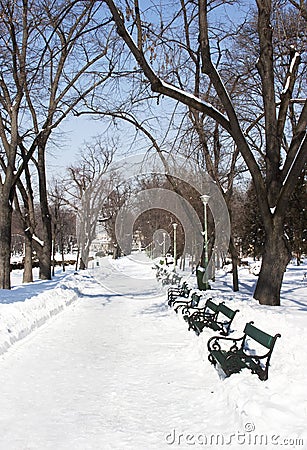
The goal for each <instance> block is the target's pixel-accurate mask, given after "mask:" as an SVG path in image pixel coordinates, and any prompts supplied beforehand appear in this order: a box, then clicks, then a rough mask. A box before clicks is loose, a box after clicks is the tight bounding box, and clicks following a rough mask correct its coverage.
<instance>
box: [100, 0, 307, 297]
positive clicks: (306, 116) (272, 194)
mask: <svg viewBox="0 0 307 450" xmlns="http://www.w3.org/2000/svg"><path fill="white" fill-rule="evenodd" d="M105 3H106V4H107V5H108V7H109V9H110V11H111V13H112V16H113V20H114V22H115V23H116V26H117V31H118V34H119V35H120V36H121V38H122V39H123V40H124V42H125V43H126V45H127V46H128V48H129V50H130V52H131V53H132V55H133V56H134V58H135V60H136V61H137V63H138V65H139V67H140V69H141V70H142V72H143V73H144V75H145V76H146V78H147V80H148V81H149V83H150V86H151V88H152V90H153V91H154V92H156V93H159V94H161V95H165V96H168V97H170V98H173V99H175V100H177V101H179V102H181V103H183V104H185V105H187V106H188V107H190V108H192V109H194V110H196V111H199V112H200V113H203V114H205V115H207V116H209V117H211V118H212V119H213V120H215V121H216V122H217V123H218V124H219V125H220V126H221V127H222V128H223V129H224V130H225V131H226V132H227V133H228V134H229V136H230V137H231V138H232V139H233V141H234V142H235V144H236V147H237V148H238V149H239V151H240V153H241V155H242V157H243V159H244V161H245V164H246V165H247V167H248V169H249V172H250V174H251V176H252V178H253V181H254V185H255V189H256V195H257V198H258V203H259V208H260V212H261V216H262V220H263V224H264V228H265V236H266V238H265V239H266V240H265V250H264V253H263V259H262V267H261V272H260V275H259V279H258V283H257V288H256V291H255V293H254V296H255V298H256V299H258V300H259V302H260V303H262V304H268V305H279V304H280V289H281V284H282V280H283V275H284V271H285V268H286V266H287V264H288V262H289V259H290V249H289V245H288V242H287V239H286V236H285V234H284V222H285V215H286V212H287V208H288V206H289V200H290V198H291V195H292V193H293V191H294V189H295V186H296V182H297V179H298V177H299V176H300V174H301V171H302V170H303V167H304V164H305V163H306V160H307V151H306V147H307V137H306V126H307V101H306V98H305V97H301V98H300V99H298V100H296V95H297V94H299V93H300V91H299V90H297V89H296V88H297V86H298V85H299V76H300V75H301V71H300V65H301V61H302V57H303V53H304V49H305V48H306V47H305V45H304V41H303V39H305V37H304V34H303V35H302V34H298V35H297V38H296V39H295V41H293V35H292V36H291V40H292V44H291V45H292V46H291V48H290V49H289V50H288V63H287V70H286V72H285V71H282V70H277V68H279V69H281V65H279V66H278V64H279V63H280V62H281V58H279V55H278V54H276V53H274V50H275V45H276V42H278V39H277V37H276V36H275V35H274V33H273V27H272V20H273V13H274V10H275V9H274V6H275V5H274V3H273V2H271V1H265V2H264V1H262V0H258V1H257V3H256V5H257V22H256V39H255V42H254V45H255V48H256V49H257V58H255V60H254V64H256V67H257V73H256V74H254V77H255V78H254V79H255V82H256V83H257V84H255V86H254V91H255V92H256V91H257V97H255V96H254V95H252V94H253V93H252V92H248V93H246V95H245V100H246V101H248V100H249V101H250V102H254V103H256V102H258V104H260V105H262V108H263V110H262V113H261V117H259V118H258V120H257V121H256V123H257V124H258V125H260V123H261V126H259V127H258V128H257V130H258V142H257V145H258V147H261V151H262V153H263V155H264V158H263V160H262V161H261V162H259V161H258V160H257V158H256V156H255V154H254V146H253V143H252V142H251V140H250V139H249V137H248V133H247V132H246V129H245V124H246V122H245V121H242V115H243V113H242V112H241V106H240V104H238V99H236V101H235V100H234V99H233V96H232V92H231V91H229V90H228V88H227V84H226V83H225V82H224V81H223V72H222V71H221V70H219V71H218V70H217V67H216V64H215V55H214V51H213V50H214V49H215V48H216V47H217V45H218V39H217V35H215V34H214V33H213V32H212V30H211V28H210V27H209V21H208V14H209V13H210V9H211V7H212V5H213V4H210V3H208V2H207V0H199V1H198V2H192V3H191V8H194V17H198V23H197V24H196V25H195V35H196V36H197V38H198V42H199V48H200V61H201V77H202V78H206V79H207V80H208V81H209V82H210V83H211V84H212V86H213V88H214V91H215V94H216V96H217V97H218V99H219V105H218V106H217V107H215V106H214V105H212V104H211V103H207V102H206V101H204V100H203V98H202V92H200V93H199V95H194V94H193V93H190V92H189V91H188V87H187V89H186V87H184V88H182V87H180V86H178V84H177V85H176V84H175V83H176V80H175V78H174V77H171V78H170V77H169V76H168V74H167V73H166V74H165V79H164V78H163V76H162V75H161V73H163V72H162V70H160V71H158V70H157V66H156V65H155V64H154V63H152V62H151V61H150V58H149V57H148V56H147V55H148V53H149V44H148V39H147V41H146V44H144V34H146V36H147V37H148V34H149V31H148V30H152V32H153V34H155V37H156V40H158V41H159V42H161V43H162V41H163V42H164V43H166V45H168V46H169V48H170V50H169V52H168V55H169V54H170V53H171V50H173V52H174V53H175V51H176V50H177V51H178V52H184V51H185V50H186V49H185V47H184V45H183V44H182V42H178V41H177V40H176V39H173V38H172V36H170V35H168V36H167V35H166V31H165V30H167V29H168V27H169V26H170V22H167V18H166V17H163V18H165V20H164V21H163V22H162V21H161V27H160V30H162V31H160V33H159V35H158V34H157V33H156V32H155V30H153V29H152V28H153V26H151V25H150V23H149V22H148V21H146V19H145V11H141V10H140V8H139V5H138V4H135V3H133V2H131V3H129V7H130V10H131V11H132V12H133V14H132V17H133V19H130V22H128V21H127V23H125V20H124V15H123V14H122V12H121V11H120V9H119V7H118V6H117V5H119V6H121V3H120V2H114V1H113V0H105ZM126 5H127V2H126V3H125V7H126ZM175 5H176V4H175ZM154 6H155V5H154ZM287 6H289V4H287ZM289 7H290V6H289ZM181 13H182V9H181V10H180V11H176V16H175V14H174V15H173V16H172V21H173V20H175V19H174V18H175V17H176V19H177V18H178V17H181ZM162 15H163V13H162V12H161V13H160V16H161V17H162ZM298 20H301V18H299V17H298ZM183 23H184V22H183ZM162 24H163V26H162ZM159 25H160V24H159ZM129 26H130V27H131V28H130V30H131V31H129V28H128V27H129ZM183 26H184V25H183ZM300 26H301V22H300ZM155 29H157V27H156V28H155ZM287 37H288V36H287ZM161 45H162V44H161ZM157 48H158V46H157ZM163 56H164V60H163V62H164V63H165V65H166V55H162V54H161V55H160V58H162V57H163ZM192 57H193V55H191V54H189V50H187V51H186V64H188V61H189V59H190V58H192ZM282 62H283V61H282ZM161 66H162V64H161V63H160V68H161ZM160 68H159V69H160ZM180 69H181V66H178V67H177V69H176V70H177V71H180ZM173 74H174V71H173ZM243 75H245V77H246V76H247V75H246V74H242V76H243ZM250 77H251V74H250ZM251 78H252V77H251ZM169 80H170V81H169ZM239 81H240V77H238V83H239ZM242 98H243V96H242V97H241V101H242ZM293 115H295V119H294V120H293ZM291 119H292V120H291ZM263 163H264V165H265V170H263Z"/></svg>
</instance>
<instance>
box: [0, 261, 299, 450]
mask: <svg viewBox="0 0 307 450" xmlns="http://www.w3.org/2000/svg"><path fill="white" fill-rule="evenodd" d="M97 262H98V263H99V265H97ZM306 270H307V265H306V263H305V264H303V265H302V266H300V267H297V266H294V265H289V268H288V269H287V272H286V273H285V281H284V284H283V291H282V306H281V307H277V308H276V307H265V306H261V305H259V304H258V303H257V302H256V301H255V300H253V298H252V291H253V288H254V286H255V282H256V280H257V278H256V276H254V275H253V274H251V273H250V272H249V269H248V268H242V269H241V270H240V273H239V276H240V288H241V290H240V293H233V292H232V290H231V274H229V273H225V272H223V271H220V272H218V274H217V276H216V282H215V283H211V282H210V284H211V285H212V287H213V289H212V290H211V291H210V292H209V291H207V292H206V293H205V294H204V297H207V296H208V295H211V296H212V297H213V299H214V300H216V301H218V300H221V299H223V300H224V301H225V302H226V304H227V305H229V306H231V307H232V308H233V309H239V310H240V312H239V313H238V314H237V315H236V317H235V320H234V322H233V327H232V329H233V333H232V336H235V335H236V336H240V335H241V334H242V330H243V328H244V325H245V323H246V322H248V321H250V320H253V321H254V323H255V325H256V326H258V327H259V328H261V329H263V330H264V331H267V332H269V333H270V334H275V333H280V334H281V338H279V339H278V340H277V342H276V345H275V348H274V351H273V355H272V359H271V366H270V368H269V379H268V380H267V381H265V382H263V381H260V380H259V379H258V377H257V376H256V375H252V374H251V373H250V372H249V371H248V370H245V371H244V370H243V371H242V372H241V373H239V374H235V375H232V376H231V377H229V378H224V377H223V376H222V374H221V373H219V372H218V371H217V370H216V369H215V368H214V367H213V366H212V365H211V364H210V363H209V361H208V359H207V347H206V344H207V341H208V339H209V338H210V337H211V336H212V335H214V333H213V332H212V331H210V330H209V329H208V330H205V331H204V332H203V333H202V334H201V335H200V336H199V337H197V336H196V335H195V334H194V333H193V332H191V331H188V330H187V324H186V322H185V321H184V320H183V319H182V317H181V316H180V314H178V315H176V314H175V312H174V311H173V309H170V308H169V307H168V306H167V302H166V289H167V288H166V287H162V286H161V283H158V282H157V281H156V278H155V272H154V270H153V269H152V263H151V262H150V261H149V260H147V259H146V257H145V256H144V255H143V254H139V255H137V254H136V255H134V256H133V258H128V257H125V258H121V259H119V260H117V261H116V262H114V261H111V260H110V259H109V258H101V259H99V261H96V264H95V262H93V263H92V267H91V268H89V269H88V270H86V271H84V272H79V273H78V274H76V273H74V271H73V269H71V270H67V272H66V273H65V274H63V273H61V272H60V271H59V270H58V272H57V273H56V276H55V277H54V279H53V280H52V281H38V280H36V281H35V282H34V283H32V284H26V285H21V284H20V278H21V272H19V271H14V273H13V279H12V284H13V289H12V290H11V291H1V292H0V318H1V333H0V348H1V353H2V354H1V356H0V384H1V413H0V429H1V433H0V449H1V450H2V449H3V450H4V449H5V450H35V449H40V450H42V449H43V450H70V449H73V450H75V449H76V450H81V449H82V450H94V449H95V450H101V449H103V450H104V449H116V450H117V449H123V450H124V449H125V450H126V449H128V450H129V449H134V450H135V449H137V450H139V449H140V450H145V449H157V450H161V449H166V448H182V449H187V448H190V447H191V446H192V447H194V448H210V449H221V448H224V447H226V448H227V447H229V448H232V449H235V450H238V449H241V448H242V449H263V448H268V449H273V448H288V449H290V448H291V449H294V448H295V449H307V430H306V419H307V394H306V367H305V364H306V361H307V349H306V346H305V345H304V343H305V342H306V341H307V295H306V294H307V280H306V279H305V278H304V273H305V272H306ZM186 278H187V280H188V282H189V283H190V284H191V285H193V283H195V278H193V277H192V276H191V275H190V273H186ZM110 286H113V289H110ZM194 286H195V285H194ZM8 330H10V331H8Z"/></svg>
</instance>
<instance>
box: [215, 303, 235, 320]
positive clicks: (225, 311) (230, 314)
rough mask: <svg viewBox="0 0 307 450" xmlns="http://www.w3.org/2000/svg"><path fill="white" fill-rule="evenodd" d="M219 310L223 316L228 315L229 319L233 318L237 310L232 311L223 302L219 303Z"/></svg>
mask: <svg viewBox="0 0 307 450" xmlns="http://www.w3.org/2000/svg"><path fill="white" fill-rule="evenodd" d="M219 312H221V313H222V314H224V316H226V317H228V318H229V319H233V318H234V316H235V315H236V313H237V311H233V310H232V309H230V308H228V306H226V305H224V303H220V304H219Z"/></svg>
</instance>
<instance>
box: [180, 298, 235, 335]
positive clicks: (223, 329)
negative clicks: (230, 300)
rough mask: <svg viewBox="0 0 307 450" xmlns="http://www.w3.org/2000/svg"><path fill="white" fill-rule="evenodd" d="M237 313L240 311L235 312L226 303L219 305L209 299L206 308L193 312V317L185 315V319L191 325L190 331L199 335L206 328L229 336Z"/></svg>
mask: <svg viewBox="0 0 307 450" xmlns="http://www.w3.org/2000/svg"><path fill="white" fill-rule="evenodd" d="M237 312H238V310H235V311H233V310H232V309H231V308H229V307H228V306H226V305H225V304H224V302H222V303H219V304H218V305H217V304H216V303H214V302H213V301H212V300H211V299H208V300H207V301H206V303H205V306H204V308H202V309H199V310H197V311H194V312H192V314H191V315H184V319H185V320H186V321H187V322H188V324H189V330H191V329H192V330H194V331H195V333H196V334H197V335H199V334H200V333H201V332H202V331H203V329H204V328H211V329H212V330H213V331H218V332H220V333H221V334H222V335H224V336H227V335H228V334H229V331H230V327H231V324H232V321H233V319H234V317H235V315H236V313H237Z"/></svg>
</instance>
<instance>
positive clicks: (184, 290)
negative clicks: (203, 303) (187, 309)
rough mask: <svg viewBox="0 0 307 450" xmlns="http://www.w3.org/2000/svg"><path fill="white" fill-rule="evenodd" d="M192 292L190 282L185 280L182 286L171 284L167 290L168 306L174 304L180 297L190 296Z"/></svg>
mask: <svg viewBox="0 0 307 450" xmlns="http://www.w3.org/2000/svg"><path fill="white" fill-rule="evenodd" d="M190 292H191V288H189V286H188V283H187V282H186V281H184V282H183V283H182V285H180V286H171V287H170V288H168V291H167V301H168V306H173V303H174V301H175V300H176V299H177V298H178V297H183V298H188V297H189V294H190Z"/></svg>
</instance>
